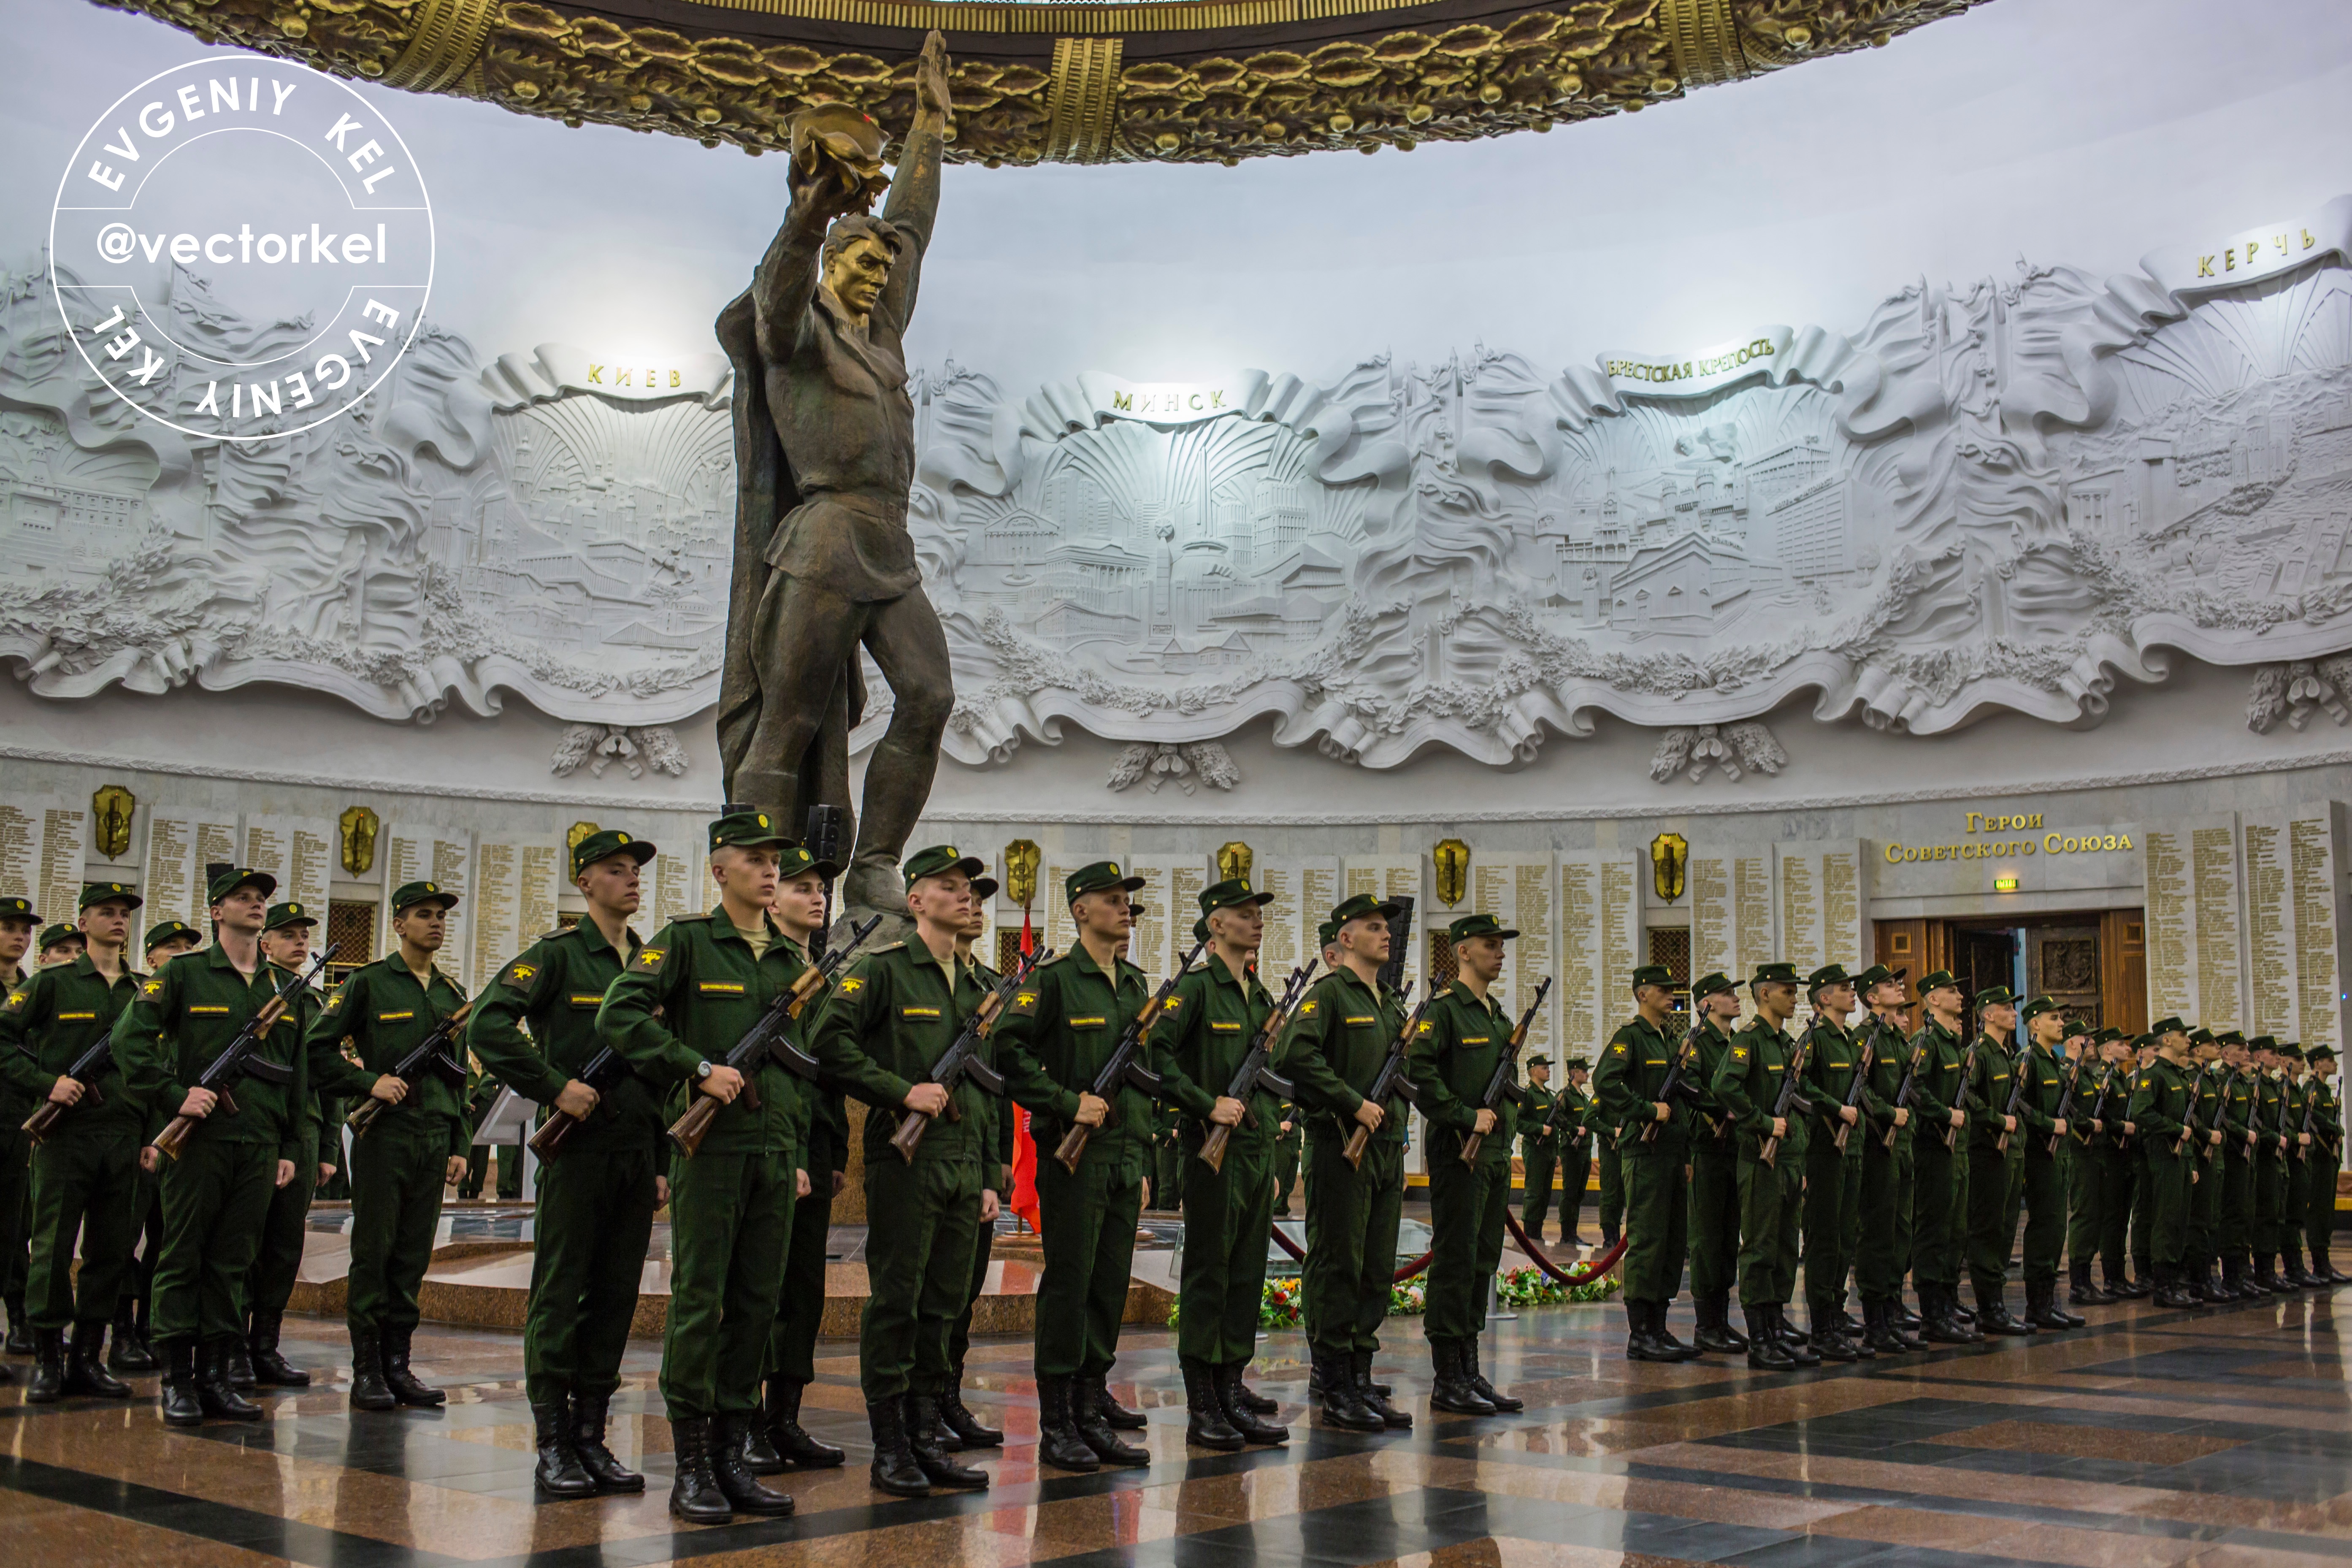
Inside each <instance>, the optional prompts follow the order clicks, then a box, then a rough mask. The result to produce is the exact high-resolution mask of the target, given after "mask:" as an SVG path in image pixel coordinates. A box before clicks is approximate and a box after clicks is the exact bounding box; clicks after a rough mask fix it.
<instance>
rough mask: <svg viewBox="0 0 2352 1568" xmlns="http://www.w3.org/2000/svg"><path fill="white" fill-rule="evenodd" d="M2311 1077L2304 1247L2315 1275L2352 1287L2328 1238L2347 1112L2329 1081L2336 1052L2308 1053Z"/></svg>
mask: <svg viewBox="0 0 2352 1568" xmlns="http://www.w3.org/2000/svg"><path fill="white" fill-rule="evenodd" d="M2304 1060H2305V1065H2306V1066H2307V1067H2309V1068H2310V1069H2311V1076H2310V1078H2309V1079H2307V1080H2306V1081H2305V1086H2304V1087H2305V1100H2304V1103H2305V1105H2307V1106H2309V1107H2310V1109H2311V1128H2312V1133H2313V1137H2312V1141H2311V1147H2310V1149H2309V1151H2308V1152H2306V1153H2305V1160H2306V1161H2307V1162H2308V1163H2309V1164H2310V1166H2311V1190H2310V1191H2309V1192H2308V1193H2307V1194H2305V1206H2304V1217H2303V1238H2304V1244H2305V1246H2306V1247H2310V1248H2311V1272H2312V1275H2313V1277H2314V1278H2315V1279H2317V1280H2319V1281H2320V1282H2322V1283H2325V1284H2329V1285H2352V1274H2344V1273H2340V1272H2338V1271H2337V1269H2336V1265H2335V1263H2334V1261H2333V1260H2332V1259H2330V1258H2329V1257H2328V1237H2329V1235H2330V1233H2332V1232H2333V1231H2334V1230H2335V1228H2336V1171H2337V1169H2338V1168H2339V1166H2338V1162H2339V1160H2340V1157H2341V1154H2342V1151H2343V1148H2344V1110H2343V1107H2342V1104H2341V1103H2340V1102H2339V1101H2338V1100H2336V1091H2335V1089H2333V1088H2332V1087H2331V1086H2330V1085H2329V1083H2328V1079H2330V1078H2331V1077H2333V1076H2334V1074H2335V1070H2336V1052H2335V1051H2334V1049H2332V1048H2331V1047H2327V1046H2324V1045H2320V1046H2314V1047H2311V1048H2310V1050H2308V1051H2307V1052H2305V1056H2304Z"/></svg>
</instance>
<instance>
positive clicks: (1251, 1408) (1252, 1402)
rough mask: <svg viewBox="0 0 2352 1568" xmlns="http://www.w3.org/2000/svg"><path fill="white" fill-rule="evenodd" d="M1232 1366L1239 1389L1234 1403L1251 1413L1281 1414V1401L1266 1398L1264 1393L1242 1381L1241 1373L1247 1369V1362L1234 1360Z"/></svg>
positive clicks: (1235, 1382)
mask: <svg viewBox="0 0 2352 1568" xmlns="http://www.w3.org/2000/svg"><path fill="white" fill-rule="evenodd" d="M1233 1367H1234V1386H1235V1387H1236V1389H1237V1390H1238V1391H1239V1392H1238V1393H1237V1394H1236V1395H1235V1397H1234V1400H1233V1403H1234V1404H1235V1405H1239V1406H1240V1407H1241V1408H1242V1409H1244V1410H1246V1411H1248V1412H1249V1413H1250V1414H1251V1415H1279V1414H1281V1412H1282V1404H1281V1401H1279V1400H1274V1399H1268V1398H1267V1397H1266V1396H1265V1394H1260V1393H1259V1392H1258V1391H1257V1390H1256V1389H1255V1388H1252V1387H1251V1386H1250V1385H1249V1384H1246V1383H1244V1382H1242V1373H1244V1372H1246V1371H1248V1370H1249V1363H1247V1362H1245V1361H1242V1362H1235V1363H1233Z"/></svg>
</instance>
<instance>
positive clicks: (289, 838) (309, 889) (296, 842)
mask: <svg viewBox="0 0 2352 1568" xmlns="http://www.w3.org/2000/svg"><path fill="white" fill-rule="evenodd" d="M243 837H244V842H245V852H244V853H243V854H242V855H240V856H239V857H237V860H238V863H239V864H240V865H245V866H250V867H252V868H254V869H255V870H257V871H267V872H268V873H269V874H270V875H271V876H273V877H275V878H277V879H278V890H277V891H276V892H275V893H273V894H271V895H270V902H272V903H280V904H283V903H296V904H306V905H309V906H310V911H311V913H313V914H314V915H316V916H317V917H318V918H319V919H320V921H324V920H325V919H326V918H327V887H328V882H329V879H331V877H332V876H333V875H334V871H333V867H334V863H335V825H334V824H333V823H331V822H325V821H317V822H314V821H311V820H310V819H309V818H307V817H299V816H248V817H247V818H246V819H245V833H244V836H243Z"/></svg>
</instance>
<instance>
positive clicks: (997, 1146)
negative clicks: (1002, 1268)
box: [940, 877, 1013, 1453]
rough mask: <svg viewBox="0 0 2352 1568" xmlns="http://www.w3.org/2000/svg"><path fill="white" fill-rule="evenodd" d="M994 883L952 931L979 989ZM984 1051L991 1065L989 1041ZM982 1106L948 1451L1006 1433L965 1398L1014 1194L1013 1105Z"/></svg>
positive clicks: (986, 976)
mask: <svg viewBox="0 0 2352 1568" xmlns="http://www.w3.org/2000/svg"><path fill="white" fill-rule="evenodd" d="M998 886H999V884H998V882H997V880H996V879H995V878H993V877H974V878H973V879H971V904H970V906H969V907H968V908H967V909H966V910H965V913H964V920H963V924H962V926H961V928H959V929H958V931H956V947H955V951H956V963H957V965H958V966H959V967H960V968H961V970H963V971H965V972H967V973H969V975H970V977H971V980H973V981H974V982H975V983H977V984H979V986H980V988H981V990H982V991H983V992H992V991H994V990H995V989H996V987H997V986H998V985H999V984H1002V983H1003V979H1004V976H1003V975H1002V974H1000V973H997V971H996V970H995V969H994V968H993V967H992V966H991V965H990V964H989V963H987V962H986V961H985V960H983V959H982V957H981V956H980V954H979V952H978V951H977V944H978V943H979V942H980V939H981V938H982V936H983V935H985V934H986V933H987V931H988V900H991V899H992V898H994V897H996V889H997V888H998ZM987 1055H988V1058H989V1060H990V1061H991V1063H993V1062H994V1060H995V1057H996V1048H995V1047H994V1046H993V1045H992V1046H990V1047H988V1051H987ZM982 1105H983V1107H984V1108H985V1109H986V1110H987V1114H988V1119H989V1132H988V1135H987V1137H986V1138H985V1139H984V1140H983V1141H982V1152H981V1162H980V1184H981V1190H982V1199H981V1206H982V1212H983V1213H986V1214H987V1215H988V1217H987V1220H986V1222H985V1223H983V1224H982V1225H980V1226H977V1227H976V1231H975V1234H974V1235H973V1237H972V1243H971V1285H970V1287H969V1288H968V1289H966V1290H965V1291H964V1298H963V1310H962V1311H961V1312H959V1313H957V1314H956V1320H955V1323H954V1326H953V1327H951V1328H950V1330H949V1331H948V1385H947V1388H946V1389H945V1390H944V1391H943V1392H942V1393H941V1394H940V1447H942V1448H944V1449H946V1450H947V1451H948V1452H950V1453H959V1452H961V1451H962V1450H963V1449H965V1448H1000V1447H1003V1446H1004V1434H1003V1432H1001V1431H999V1430H998V1429H997V1428H995V1427H993V1426H982V1425H981V1422H980V1417H978V1416H977V1415H973V1414H972V1413H971V1409H970V1408H969V1407H968V1406H967V1405H965V1404H964V1402H963V1377H964V1372H963V1367H964V1358H965V1357H966V1356H967V1355H969V1354H970V1353H971V1314H972V1311H973V1310H974V1309H975V1308H977V1307H978V1306H979V1305H980V1298H981V1297H982V1294H983V1293H985V1292H986V1290H987V1289H988V1265H989V1262H990V1260H991V1258H992V1257H993V1256H994V1254H995V1251H996V1221H997V1219H998V1218H999V1217H1000V1216H1002V1215H1003V1213H1004V1211H1005V1208H1006V1206H1007V1205H1009V1204H1010V1203H1011V1201H1012V1198H1013V1108H1012V1107H1011V1106H1009V1105H1007V1104H1005V1103H1003V1101H1002V1100H998V1099H997V1098H996V1097H994V1096H990V1097H988V1098H987V1099H985V1100H982ZM988 1194H993V1195H994V1197H995V1200H996V1202H995V1205H994V1207H993V1210H992V1211H991V1210H990V1205H989V1202H988Z"/></svg>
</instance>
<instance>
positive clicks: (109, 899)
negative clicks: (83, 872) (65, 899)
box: [74, 882, 144, 910]
mask: <svg viewBox="0 0 2352 1568" xmlns="http://www.w3.org/2000/svg"><path fill="white" fill-rule="evenodd" d="M143 901H144V900H142V899H141V898H140V897H139V895H138V894H137V893H134V892H132V891H131V889H130V888H129V887H128V886H126V885H125V884H123V883H121V882H84V883H83V884H82V885H81V900H80V901H79V903H77V904H75V905H74V908H76V909H78V910H86V909H88V908H89V907H90V906H91V905H92V904H128V905H130V906H131V908H132V909H134V910H135V909H137V908H138V907H139V906H140V904H141V903H142V902H143Z"/></svg>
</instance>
